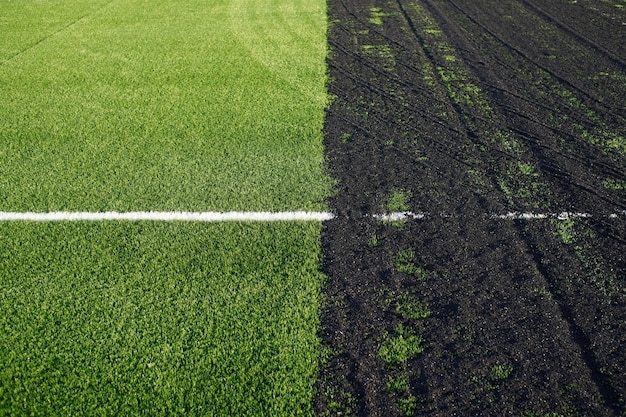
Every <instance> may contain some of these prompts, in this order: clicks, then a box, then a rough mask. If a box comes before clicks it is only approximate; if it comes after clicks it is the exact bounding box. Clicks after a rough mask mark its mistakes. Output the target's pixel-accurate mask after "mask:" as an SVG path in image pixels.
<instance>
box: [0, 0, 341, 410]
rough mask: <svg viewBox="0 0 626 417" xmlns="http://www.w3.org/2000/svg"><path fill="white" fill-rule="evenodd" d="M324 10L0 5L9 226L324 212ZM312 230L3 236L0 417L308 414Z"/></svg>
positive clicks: (199, 4) (2, 175)
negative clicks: (118, 214) (25, 214)
mask: <svg viewBox="0 0 626 417" xmlns="http://www.w3.org/2000/svg"><path fill="white" fill-rule="evenodd" d="M325 19H326V17H325V3H324V2H323V1H320V0H293V1H291V0H249V1H243V0H211V1H208V2H207V1H204V0H202V1H201V0H152V1H146V0H124V1H122V0H113V1H89V0H66V1H54V0H50V1H42V0H21V1H15V0H0V24H1V25H2V27H1V30H0V97H2V99H1V100H0V211H36V212H47V211H60V210H67V211H136V210H141V211H168V210H173V211H232V210H242V211H293V210H325V208H326V204H325V203H324V199H325V197H326V196H328V194H329V193H330V188H331V181H330V179H329V178H328V177H327V176H326V175H325V172H324V166H323V165H324V164H323V152H322V124H323V117H324V106H325V105H326V93H325V79H326V74H325V56H326V39H325V31H326V23H325V22H326V21H325ZM320 228H321V226H320V224H319V223H271V224H268V223H262V224H241V223H227V224H202V223H176V222H173V223H159V222H134V223H133V222H96V223H81V222H79V223H71V222H66V223H63V222H61V223H29V222H15V223H0V415H28V414H31V413H32V414H34V415H115V416H117V415H140V414H141V415H208V416H210V415H216V416H217V415H242V416H243V415H289V416H290V415H297V414H305V415H306V414H311V412H312V411H311V408H312V406H311V402H312V398H313V383H314V380H315V375H316V371H317V361H318V355H319V341H318V339H317V331H318V323H319V320H318V309H319V299H318V297H319V287H320V285H321V281H322V277H321V275H320V274H319V272H318V267H319V253H320V243H319V234H320Z"/></svg>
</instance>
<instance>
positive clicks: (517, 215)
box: [0, 210, 626, 222]
mask: <svg viewBox="0 0 626 417" xmlns="http://www.w3.org/2000/svg"><path fill="white" fill-rule="evenodd" d="M620 215H622V216H626V210H624V211H623V212H621V213H614V214H610V215H608V216H605V217H608V218H612V219H614V218H617V217H618V216H620ZM335 217H336V216H335V215H334V214H333V213H327V212H310V211H284V212H265V211H257V212H255V211H230V212H215V211H209V212H188V211H133V212H125V213H119V212H115V211H106V212H67V211H57V212H49V213H35V212H25V213H17V212H1V211H0V221H34V222H57V221H105V220H126V221H140V220H149V221H183V222H229V221H241V222H279V221H326V220H331V219H334V218H335ZM372 217H373V218H375V219H377V220H381V221H404V220H410V219H414V220H423V219H426V218H428V217H442V218H449V217H456V216H455V215H451V214H439V215H436V216H433V215H431V214H430V213H413V212H410V211H409V212H393V213H386V214H374V215H372ZM486 217H488V218H490V219H502V220H539V219H559V220H565V219H573V218H591V217H593V216H592V215H591V214H589V213H571V212H562V213H522V212H509V213H506V214H491V215H486Z"/></svg>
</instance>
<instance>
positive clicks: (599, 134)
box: [316, 0, 626, 417]
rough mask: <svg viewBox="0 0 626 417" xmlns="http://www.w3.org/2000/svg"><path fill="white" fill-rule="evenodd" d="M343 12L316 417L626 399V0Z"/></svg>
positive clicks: (338, 28) (333, 44)
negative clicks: (398, 214) (381, 216)
mask: <svg viewBox="0 0 626 417" xmlns="http://www.w3.org/2000/svg"><path fill="white" fill-rule="evenodd" d="M328 13H329V22H330V24H329V59H328V67H329V76H330V79H331V82H330V85H329V90H330V93H331V95H332V97H333V101H332V104H331V105H330V106H329V108H328V110H327V115H326V125H325V148H326V152H327V160H328V164H329V169H330V172H331V174H332V175H333V176H334V177H335V178H336V179H337V180H338V185H337V193H336V195H335V196H334V197H333V198H332V199H331V202H330V203H331V209H332V211H333V212H334V213H337V217H336V218H335V219H333V220H330V221H327V222H325V223H324V228H323V235H322V244H323V250H324V272H325V273H326V274H327V276H328V281H327V283H326V287H325V297H326V300H325V303H326V304H325V306H324V308H323V314H322V328H323V330H322V334H321V337H322V340H323V343H324V346H325V352H326V353H325V356H324V363H323V364H322V369H321V371H320V374H319V377H318V383H317V387H316V388H317V395H316V411H317V413H318V415H320V416H347V415H355V416H412V415H414V416H528V417H531V416H537V417H539V416H541V417H545V416H551V417H556V416H624V415H626V216H624V215H618V216H612V214H615V213H623V212H624V210H625V209H626V64H625V62H626V48H625V47H624V40H625V39H626V8H625V7H624V3H623V2H622V1H618V0H578V1H570V0H499V1H497V2H494V1H487V0H388V1H378V0H329V2H328ZM409 210H410V211H413V212H424V213H430V214H431V215H430V216H427V217H426V218H424V219H411V220H404V221H380V220H376V219H375V218H373V217H372V214H374V213H379V212H385V211H409ZM510 212H518V213H519V212H522V213H523V212H531V213H560V212H571V213H589V214H590V215H591V217H588V218H584V217H583V218H581V217H576V218H574V217H572V218H566V219H557V218H547V219H536V220H521V219H517V220H512V219H497V218H493V215H499V214H506V213H510Z"/></svg>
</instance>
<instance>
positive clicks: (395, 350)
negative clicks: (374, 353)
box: [378, 325, 424, 368]
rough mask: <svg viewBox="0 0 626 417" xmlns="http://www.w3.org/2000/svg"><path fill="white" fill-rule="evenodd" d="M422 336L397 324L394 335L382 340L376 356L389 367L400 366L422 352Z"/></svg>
mask: <svg viewBox="0 0 626 417" xmlns="http://www.w3.org/2000/svg"><path fill="white" fill-rule="evenodd" d="M423 351H424V348H423V347H422V337H421V336H419V335H417V334H416V333H415V332H413V331H412V330H410V329H407V328H405V327H404V326H403V325H399V326H398V327H397V329H396V335H395V336H391V337H387V338H385V339H384V340H383V342H382V345H381V347H380V349H379V351H378V356H380V358H381V359H382V360H383V361H384V362H385V364H386V365H387V366H389V367H391V368H395V367H398V366H400V365H401V364H403V363H406V362H407V361H408V360H410V359H412V358H414V357H415V356H416V355H418V354H419V353H421V352H423Z"/></svg>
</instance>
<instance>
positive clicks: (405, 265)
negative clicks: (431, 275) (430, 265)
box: [395, 249, 428, 281]
mask: <svg viewBox="0 0 626 417" xmlns="http://www.w3.org/2000/svg"><path fill="white" fill-rule="evenodd" d="M395 266H396V269H397V270H398V271H399V272H404V273H405V274H408V275H412V276H414V277H415V278H417V280H418V281H426V280H427V279H428V272H427V271H426V270H425V269H424V268H422V267H420V266H417V265H415V253H414V252H413V250H412V249H402V250H400V251H398V254H397V255H396V260H395Z"/></svg>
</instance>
